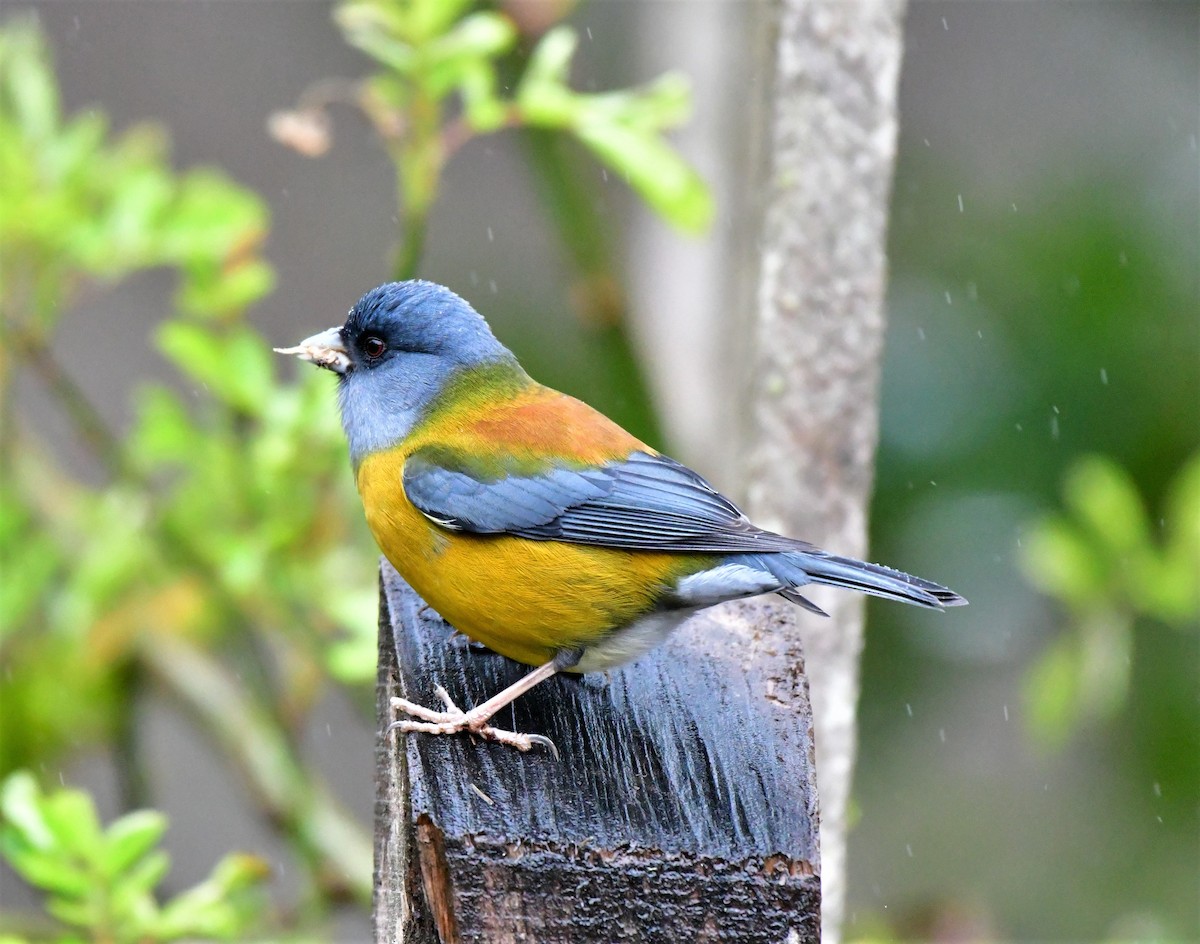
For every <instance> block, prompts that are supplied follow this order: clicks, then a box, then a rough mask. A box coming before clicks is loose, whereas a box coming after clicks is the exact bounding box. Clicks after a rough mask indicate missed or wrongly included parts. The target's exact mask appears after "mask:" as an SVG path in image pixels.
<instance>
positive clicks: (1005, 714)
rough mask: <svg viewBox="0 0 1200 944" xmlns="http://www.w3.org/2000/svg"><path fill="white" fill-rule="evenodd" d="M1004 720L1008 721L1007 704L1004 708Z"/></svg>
mask: <svg viewBox="0 0 1200 944" xmlns="http://www.w3.org/2000/svg"><path fill="white" fill-rule="evenodd" d="M1004 720H1005V721H1007V720H1008V705H1007V704H1006V705H1005V706H1004Z"/></svg>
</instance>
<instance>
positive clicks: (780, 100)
mask: <svg viewBox="0 0 1200 944" xmlns="http://www.w3.org/2000/svg"><path fill="white" fill-rule="evenodd" d="M771 9H772V13H773V19H774V21H773V22H772V23H771V24H770V27H771V36H772V38H773V41H774V56H773V62H772V69H773V74H772V75H771V76H770V77H769V78H767V80H766V82H764V86H765V87H766V88H767V89H768V90H769V100H768V102H767V103H766V109H765V112H766V113H765V114H764V116H763V118H764V134H763V142H764V145H765V151H766V153H765V154H764V155H763V156H762V157H763V160H762V163H763V164H764V165H765V166H764V168H763V172H762V174H759V175H754V176H753V177H752V178H751V179H756V180H760V181H763V182H765V186H760V187H759V192H758V194H757V195H756V196H757V198H758V199H761V200H762V201H763V204H762V209H761V216H760V220H761V229H760V231H759V233H757V234H755V235H757V237H758V238H757V240H754V239H751V240H747V241H746V242H747V243H749V244H750V245H755V244H757V247H758V249H759V252H760V253H761V256H760V257H759V262H758V269H757V278H758V284H757V304H756V305H755V304H753V303H751V301H750V300H749V298H747V299H746V304H745V306H744V308H745V310H756V311H757V322H756V325H755V327H754V329H753V332H752V337H753V347H752V350H751V351H749V352H747V354H748V362H747V363H746V364H745V365H744V366H745V367H746V368H748V370H747V372H746V373H745V376H747V377H749V378H752V379H751V382H750V384H749V390H748V395H749V398H750V400H749V403H748V406H747V410H746V412H747V413H749V414H750V415H751V416H752V417H753V422H751V423H750V424H748V434H749V440H748V441H747V442H746V443H745V444H744V448H742V449H741V450H740V451H739V452H740V455H742V456H743V457H745V468H744V470H743V480H744V481H746V482H748V483H749V486H748V499H749V508H748V511H749V512H750V514H751V517H752V518H754V520H755V521H757V522H758V523H759V524H762V525H763V526H765V527H769V528H773V529H777V530H779V531H782V532H784V533H786V534H792V535H796V536H799V537H803V538H805V539H806V540H810V541H813V542H815V543H816V544H819V545H820V546H822V547H825V548H828V549H830V550H832V551H835V552H837V553H839V554H849V555H853V556H858V557H866V556H867V553H866V551H867V508H868V502H869V497H870V491H871V485H872V472H873V467H874V452H875V442H876V436H877V421H878V408H877V398H878V389H879V363H880V354H881V350H882V344H883V331H884V314H883V301H884V283H885V278H886V259H885V238H886V222H887V210H888V202H889V195H890V189H891V179H892V166H893V160H894V157H895V150H896V125H897V113H896V97H897V85H898V75H899V68H900V58H901V49H902V42H901V29H902V20H903V12H904V3H903V0H872V2H868V3H844V2H842V0H783V2H782V3H780V4H779V5H778V6H773V7H772V8H771ZM768 61H771V60H768ZM747 294H748V293H747ZM817 598H818V600H819V602H820V603H821V605H822V606H823V607H825V608H826V609H828V610H829V612H830V613H831V615H832V617H833V618H832V619H829V620H821V619H819V618H816V617H812V616H809V615H807V614H803V615H801V616H800V617H799V619H798V620H796V623H795V629H796V631H797V632H799V635H800V638H801V640H802V643H803V651H804V654H805V658H806V661H807V667H808V676H809V684H810V689H811V695H812V705H813V715H814V719H815V730H816V747H817V783H818V788H819V795H820V801H821V828H820V829H821V832H820V835H821V865H822V869H821V880H822V891H823V895H822V898H823V901H822V935H823V940H824V941H825V942H827V944H835V942H836V941H837V940H838V938H839V935H840V927H841V921H842V913H843V910H844V902H845V873H846V865H845V858H846V806H847V800H848V797H849V793H850V782H851V774H852V770H853V764H854V750H855V705H856V701H857V697H858V670H859V654H860V650H861V647H862V632H863V607H864V598H863V597H861V596H859V595H857V594H849V593H833V592H831V593H830V594H829V595H828V596H824V595H821V596H818V597H817ZM789 618H794V617H789Z"/></svg>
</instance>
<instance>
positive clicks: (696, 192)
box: [575, 119, 713, 233]
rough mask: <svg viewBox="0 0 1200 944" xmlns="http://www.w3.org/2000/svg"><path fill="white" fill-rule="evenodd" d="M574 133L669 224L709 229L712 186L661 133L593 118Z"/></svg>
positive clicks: (693, 229) (686, 228)
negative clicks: (659, 134) (706, 182)
mask: <svg viewBox="0 0 1200 944" xmlns="http://www.w3.org/2000/svg"><path fill="white" fill-rule="evenodd" d="M575 133H576V135H578V137H579V139H580V140H581V141H583V142H584V144H586V145H587V146H588V147H589V148H591V149H592V151H593V152H594V153H595V154H596V156H597V157H599V158H600V160H601V161H603V162H604V163H605V164H607V165H608V166H609V167H611V168H613V169H614V170H616V171H617V172H618V173H620V174H622V175H623V176H624V177H625V178H626V180H628V181H629V185H630V186H631V187H633V189H634V190H636V191H637V192H638V193H639V194H640V195H641V197H642V199H644V200H645V201H646V202H647V203H649V204H650V206H651V207H652V208H653V209H654V210H656V211H657V212H658V214H659V215H660V216H662V217H663V218H664V219H665V220H667V221H668V222H669V223H672V224H673V225H675V226H676V227H678V228H679V229H681V230H683V231H685V232H689V233H702V232H704V230H705V229H707V228H708V226H709V224H710V223H711V222H712V217H713V203H712V197H711V195H710V194H709V191H708V187H707V186H705V184H704V181H703V180H702V179H701V178H700V175H699V174H697V173H696V172H695V171H694V170H693V169H692V168H691V167H690V166H689V165H688V163H687V162H686V161H685V160H684V159H683V158H682V157H680V156H679V154H678V153H676V152H675V150H674V149H672V148H671V147H670V145H668V144H667V143H666V142H664V141H663V140H662V139H661V138H659V137H658V136H657V135H656V134H653V133H650V132H645V131H640V130H635V129H632V128H629V127H626V126H624V125H620V124H616V123H613V122H609V121H597V120H594V119H593V120H586V119H585V120H583V121H582V122H581V123H580V124H579V125H578V126H577V127H576V128H575Z"/></svg>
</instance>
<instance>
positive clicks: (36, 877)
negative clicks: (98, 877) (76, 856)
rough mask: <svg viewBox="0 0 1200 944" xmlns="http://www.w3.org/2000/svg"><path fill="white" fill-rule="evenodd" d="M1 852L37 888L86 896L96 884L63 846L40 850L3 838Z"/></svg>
mask: <svg viewBox="0 0 1200 944" xmlns="http://www.w3.org/2000/svg"><path fill="white" fill-rule="evenodd" d="M0 853H2V854H3V856H4V859H5V860H6V861H7V862H8V864H9V865H10V866H12V870H13V871H14V872H16V873H17V874H18V875H20V876H21V878H23V879H25V881H26V882H28V883H29V884H30V885H32V886H33V887H34V888H40V889H42V890H43V891H47V892H53V893H55V894H59V895H66V896H68V897H72V898H83V897H85V896H87V894H88V893H89V892H90V891H91V890H92V888H93V886H94V882H93V878H92V876H91V874H90V873H89V872H88V871H87V870H85V869H83V868H82V867H80V866H79V865H77V864H76V863H75V861H74V860H73V859H72V858H71V857H70V855H69V854H67V853H66V852H65V851H64V850H62V849H58V848H56V849H54V850H53V851H50V852H38V851H34V850H31V849H23V848H20V847H18V846H17V845H15V844H13V843H12V842H11V841H8V840H6V839H0Z"/></svg>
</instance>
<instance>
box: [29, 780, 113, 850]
mask: <svg viewBox="0 0 1200 944" xmlns="http://www.w3.org/2000/svg"><path fill="white" fill-rule="evenodd" d="M43 808H44V810H45V815H46V824H47V825H48V826H49V827H50V831H51V832H53V833H54V838H55V839H56V840H57V842H58V844H59V845H60V846H61V847H62V848H63V849H66V850H69V851H70V852H71V853H72V854H74V855H75V856H77V857H78V858H80V859H82V860H83V861H84V862H86V863H89V864H93V863H96V862H98V861H99V859H100V854H101V852H102V850H103V848H104V835H103V833H102V832H101V830H100V818H99V817H98V816H97V815H96V807H95V805H94V804H93V803H92V798H91V797H90V796H88V795H87V794H86V793H84V792H83V791H82V790H57V791H55V792H54V793H53V794H51V795H50V796H49V797H47V799H46V802H45V804H44V806H43Z"/></svg>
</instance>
